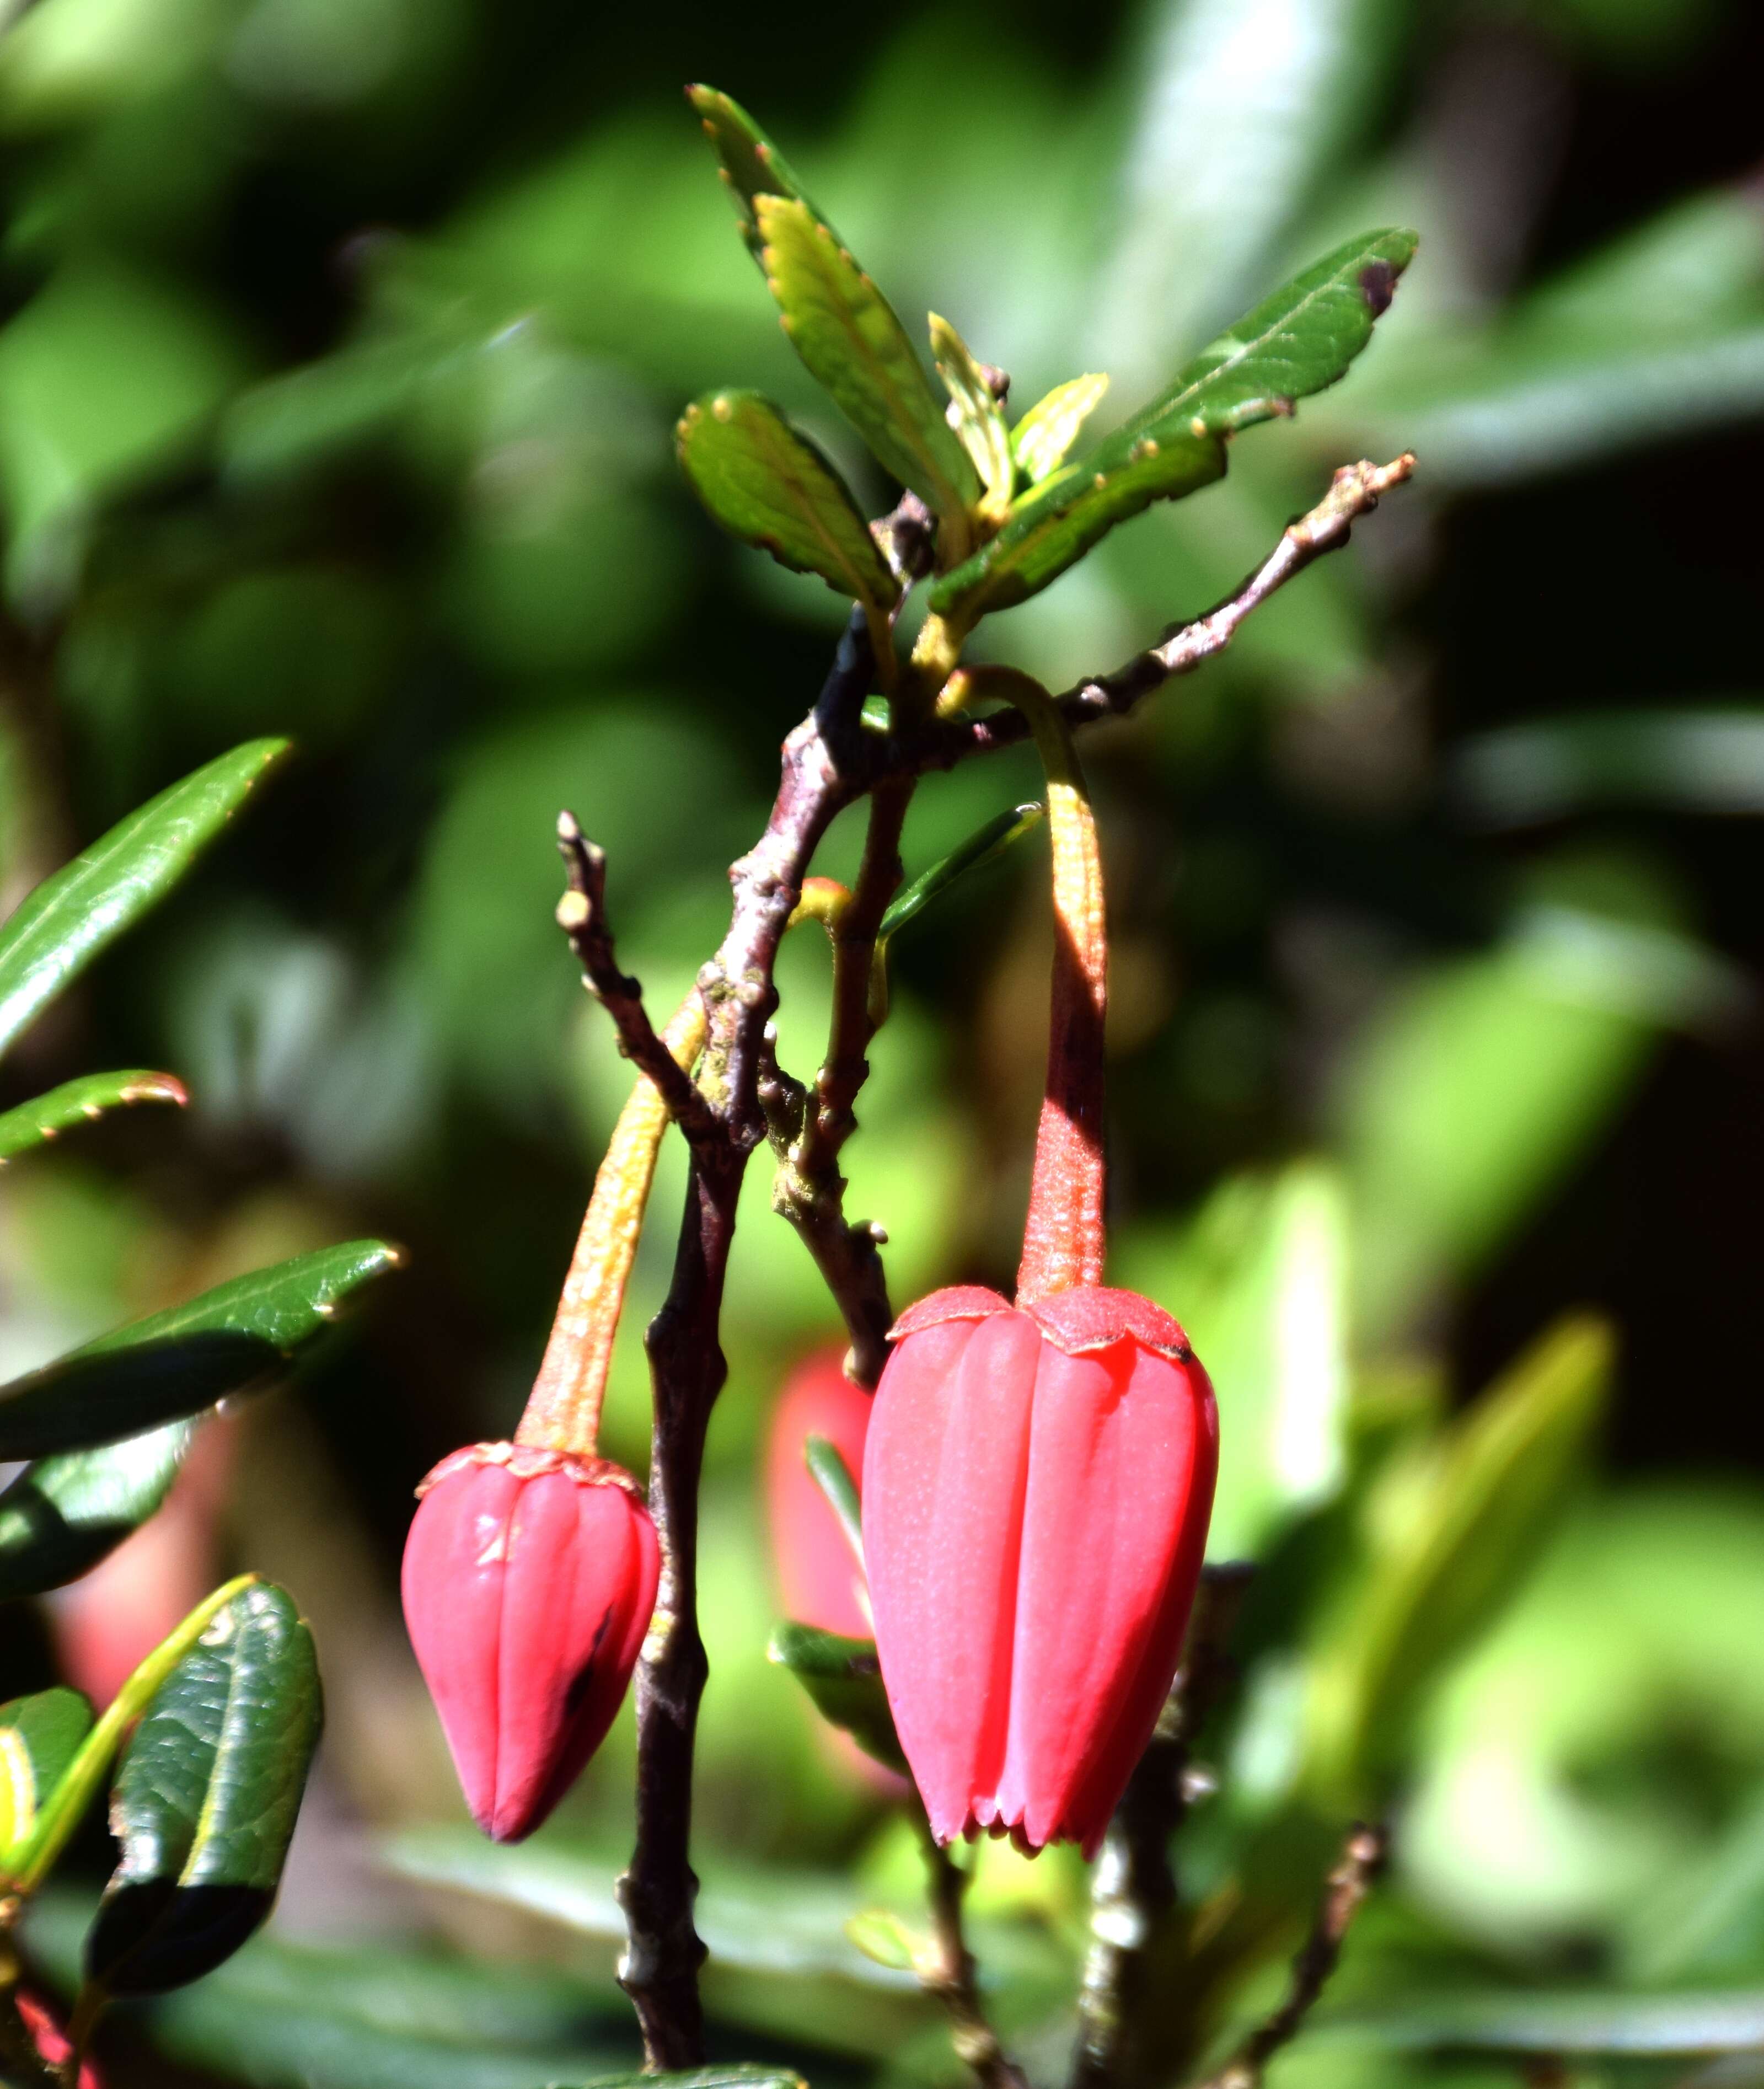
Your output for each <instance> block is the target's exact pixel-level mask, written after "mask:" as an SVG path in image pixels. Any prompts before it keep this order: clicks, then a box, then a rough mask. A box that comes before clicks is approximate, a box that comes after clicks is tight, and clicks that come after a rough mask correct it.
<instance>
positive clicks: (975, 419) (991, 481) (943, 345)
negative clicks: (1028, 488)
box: [931, 312, 1016, 521]
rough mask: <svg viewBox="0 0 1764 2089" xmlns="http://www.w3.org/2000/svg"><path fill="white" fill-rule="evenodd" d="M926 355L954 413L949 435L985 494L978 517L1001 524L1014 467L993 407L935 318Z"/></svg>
mask: <svg viewBox="0 0 1764 2089" xmlns="http://www.w3.org/2000/svg"><path fill="white" fill-rule="evenodd" d="M931 354H932V357H933V359H934V361H935V362H936V364H937V367H938V375H939V376H940V377H941V378H942V380H943V388H944V389H945V391H946V392H948V393H949V395H950V398H951V402H952V403H953V405H954V406H955V432H956V434H957V435H959V437H960V438H961V443H962V447H963V448H964V449H965V450H966V451H967V453H968V457H969V458H970V459H971V460H972V464H973V466H974V469H975V470H976V472H977V473H978V474H980V483H981V486H982V487H984V489H985V493H984V497H983V500H982V504H981V506H982V512H983V513H985V515H986V516H988V517H989V518H990V519H991V520H993V521H999V520H1002V517H1003V516H1004V514H1005V513H1006V510H1007V509H1008V508H1010V505H1011V489H1012V486H1013V484H1014V483H1015V477H1016V466H1015V460H1014V459H1013V457H1012V456H1011V434H1010V431H1009V430H1008V429H1007V428H1006V426H1005V417H1004V415H1003V414H1002V412H1001V411H1000V410H999V405H998V401H997V400H996V399H995V398H994V397H993V392H992V387H991V386H990V385H989V384H988V383H987V382H986V374H985V371H983V370H982V369H981V367H980V365H979V363H978V362H976V361H975V359H974V356H973V354H972V350H970V349H969V347H968V343H967V342H966V341H964V340H963V339H962V337H961V336H960V335H959V333H958V332H956V331H955V328H954V327H952V326H951V324H950V323H949V321H948V320H946V319H943V318H942V317H940V316H939V315H938V314H937V313H936V312H933V313H932V315H931Z"/></svg>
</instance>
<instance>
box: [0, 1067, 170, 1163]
mask: <svg viewBox="0 0 1764 2089" xmlns="http://www.w3.org/2000/svg"><path fill="white" fill-rule="evenodd" d="M189 1100H190V1098H189V1096H187V1094H186V1093H185V1092H184V1085H183V1083H182V1081H180V1080H178V1079H174V1076H173V1075H170V1074H150V1073H144V1072H141V1071H139V1070H136V1071H134V1072H131V1073H123V1074H87V1075H83V1076H82V1077H81V1078H80V1079H79V1080H77V1081H64V1082H62V1085H61V1086H60V1087H58V1088H51V1089H50V1090H49V1092H48V1093H47V1094H46V1095H41V1096H33V1097H32V1100H30V1101H29V1102H28V1103H20V1104H19V1106H18V1108H17V1109H9V1110H7V1111H6V1113H4V1114H3V1115H0V1160H11V1158H12V1156H13V1155H14V1154H15V1153H24V1152H27V1151H28V1149H29V1148H30V1147H33V1146H41V1145H42V1144H43V1143H44V1142H45V1140H46V1139H54V1138H55V1137H56V1136H57V1135H58V1134H60V1133H62V1132H64V1131H67V1130H71V1129H72V1128H73V1127H74V1126H75V1125H81V1124H89V1123H90V1122H92V1119H93V1118H94V1117H101V1116H102V1115H103V1113H105V1111H106V1110H107V1109H118V1108H119V1107H120V1106H121V1105H123V1104H125V1103H187V1102H188V1101H189Z"/></svg>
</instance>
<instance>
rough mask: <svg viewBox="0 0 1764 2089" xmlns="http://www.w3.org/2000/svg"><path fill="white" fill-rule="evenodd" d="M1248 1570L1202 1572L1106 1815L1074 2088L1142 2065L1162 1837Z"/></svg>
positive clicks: (1182, 1793) (1167, 1888) (1165, 1893)
mask: <svg viewBox="0 0 1764 2089" xmlns="http://www.w3.org/2000/svg"><path fill="white" fill-rule="evenodd" d="M1254 1571H1255V1570H1254V1569H1253V1568H1251V1567H1249V1566H1248V1565H1247V1564H1241V1563H1236V1562H1234V1563H1231V1564H1227V1565H1225V1566H1221V1567H1209V1568H1207V1569H1206V1570H1205V1571H1204V1573H1203V1574H1202V1576H1201V1581H1200V1594H1198V1595H1197V1597H1196V1598H1195V1611H1194V1616H1193V1617H1192V1619H1191V1620H1190V1623H1189V1627H1188V1639H1187V1645H1185V1647H1184V1648H1183V1650H1182V1666H1181V1667H1180V1668H1179V1669H1178V1670H1177V1671H1176V1679H1175V1680H1174V1682H1173V1683H1172V1684H1171V1685H1170V1696H1169V1697H1168V1698H1167V1699H1166V1700H1165V1705H1164V1709H1163V1711H1162V1713H1161V1714H1160V1715H1159V1718H1158V1722H1157V1729H1156V1731H1154V1732H1153V1734H1152V1739H1151V1741H1150V1743H1149V1744H1148V1747H1147V1748H1146V1751H1145V1753H1144V1755H1143V1756H1141V1757H1140V1761H1139V1763H1138V1765H1137V1766H1136V1768H1135V1770H1134V1773H1133V1775H1132V1777H1131V1778H1130V1779H1129V1781H1128V1783H1127V1790H1126V1791H1125V1792H1123V1793H1122V1797H1121V1803H1120V1804H1119V1805H1118V1806H1117V1807H1116V1808H1115V1810H1114V1818H1113V1819H1112V1820H1111V1821H1109V1832H1108V1834H1107V1836H1106V1837H1105V1839H1104V1842H1103V1846H1102V1854H1101V1857H1100V1859H1099V1860H1098V1861H1097V1870H1096V1875H1095V1877H1094V1879H1093V1880H1092V1885H1091V1894H1090V1933H1091V1941H1090V1949H1089V1950H1088V1953H1087V1954H1085V1958H1084V1987H1083V1988H1082V1990H1081V1991H1080V1992H1079V1998H1078V2016H1079V2039H1078V2047H1077V2050H1076V2052H1075V2053H1074V2055H1073V2059H1072V2077H1071V2078H1072V2085H1073V2089H1100V2085H1101V2084H1103V2083H1113V2084H1116V2085H1120V2084H1122V2083H1131V2082H1135V2081H1136V2080H1138V2079H1139V2078H1140V2074H1142V2072H1143V2068H1142V2065H1141V2062H1142V2059H1143V2056H1142V2055H1141V2053H1140V2050H1139V2048H1140V2042H1141V2041H1140V2018H1141V2016H1142V2014H1143V2013H1144V2010H1145V2008H1146V2006H1147V2005H1148V2002H1149V2001H1152V2000H1154V1999H1155V1997H1154V1996H1153V1994H1152V1988H1154V1987H1155V1985H1156V1982H1155V1979H1154V1977H1153V1976H1154V1972H1155V1968H1156V1966H1157V1960H1158V1956H1159V1950H1160V1947H1161V1945H1162V1944H1163V1943H1164V1942H1165V1939H1166V1937H1167V1935H1168V1932H1169V1930H1170V1924H1171V1921H1172V1918H1173V1917H1174V1914H1175V1910H1176V1903H1177V1881H1176V1873H1175V1869H1174V1865H1173V1864H1172V1862H1171V1858H1170V1843H1171V1841H1172V1838H1174V1835H1175V1833H1176V1830H1177V1829H1178V1827H1180V1826H1181V1825H1182V1816H1183V1815H1184V1814H1185V1813H1186V1812H1187V1810H1188V1807H1189V1804H1190V1801H1191V1799H1192V1798H1193V1797H1194V1795H1195V1789H1194V1784H1193V1782H1192V1774H1191V1756H1192V1753H1193V1750H1194V1745H1195V1740H1196V1739H1197V1738H1198V1736H1199V1735H1200V1731H1201V1729H1202V1728H1203V1727H1204V1726H1205V1724H1206V1722H1207V1720H1208V1718H1209V1717H1210V1716H1211V1714H1212V1709H1213V1707H1214V1705H1217V1702H1218V1701H1219V1698H1220V1697H1221V1694H1222V1692H1224V1690H1225V1688H1226V1687H1227V1685H1228V1684H1230V1681H1231V1679H1232V1677H1233V1675H1234V1673H1235V1669H1234V1664H1233V1662H1232V1660H1231V1658H1230V1653H1229V1652H1228V1650H1227V1649H1228V1647H1229V1645H1230V1637H1231V1634H1232V1632H1233V1629H1234V1627H1235V1625H1236V1624H1237V1620H1238V1615H1239V1613H1240V1611H1242V1609H1243V1598H1244V1596H1245V1594H1247V1590H1248V1588H1249V1584H1250V1579H1251V1575H1252V1573H1253V1572H1254Z"/></svg>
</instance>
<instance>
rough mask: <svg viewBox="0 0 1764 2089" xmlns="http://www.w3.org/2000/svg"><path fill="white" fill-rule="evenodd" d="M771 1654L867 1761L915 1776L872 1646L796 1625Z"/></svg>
mask: <svg viewBox="0 0 1764 2089" xmlns="http://www.w3.org/2000/svg"><path fill="white" fill-rule="evenodd" d="M766 1658H767V1659H768V1660H770V1661H773V1662H776V1663H777V1664H778V1666H779V1667H780V1668H788V1670H789V1671H790V1672H791V1674H792V1675H794V1676H795V1677H796V1680H797V1681H798V1682H799V1683H800V1684H801V1685H802V1687H803V1688H804V1689H805V1690H806V1691H807V1692H808V1693H809V1696H810V1697H812V1698H813V1700H814V1705H815V1709H816V1710H817V1711H818V1713H819V1714H821V1716H822V1718H823V1719H826V1721H828V1722H829V1723H830V1724H831V1725H833V1726H835V1727H840V1728H842V1729H843V1731H845V1732H846V1733H848V1734H849V1735H851V1737H852V1739H853V1740H854V1741H856V1744H857V1745H858V1746H859V1747H860V1748H861V1749H862V1750H863V1751H864V1752H865V1755H867V1756H870V1757H873V1758H874V1759H875V1761H878V1762H879V1763H882V1764H885V1765H886V1766H887V1768H888V1769H892V1770H898V1771H899V1772H900V1773H901V1774H902V1775H903V1776H906V1775H909V1774H911V1773H910V1772H909V1771H908V1769H907V1759H906V1757H904V1756H903V1754H902V1753H901V1752H900V1742H899V1737H898V1735H896V1734H895V1722H894V1715H893V1714H892V1713H891V1711H890V1710H889V1709H888V1694H887V1692H886V1691H885V1690H884V1689H883V1688H882V1664H881V1662H878V1659H877V1658H876V1647H875V1643H874V1641H871V1640H867V1639H843V1638H841V1637H840V1636H839V1634H838V1633H837V1632H822V1630H821V1629H820V1628H819V1627H818V1626H816V1625H805V1624H796V1623H794V1622H791V1623H787V1624H781V1625H779V1627H778V1628H776V1629H775V1631H774V1632H773V1633H772V1636H771V1639H770V1643H769V1644H768V1645H767V1647H766ZM860 1948H861V1947H860ZM871 1955H872V1956H873V1955H874V1954H871ZM882 1963H883V1964H886V1963H887V1961H886V1959H885V1960H883V1961H882Z"/></svg>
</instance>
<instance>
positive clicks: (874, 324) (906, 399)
mask: <svg viewBox="0 0 1764 2089" xmlns="http://www.w3.org/2000/svg"><path fill="white" fill-rule="evenodd" d="M753 209H754V215H755V217H756V218H757V220H758V225H759V228H760V231H761V234H762V237H763V238H764V242H765V244H764V248H763V251H762V264H763V266H764V268H765V270H766V281H767V283H768V284H769V285H770V288H771V293H772V295H773V296H774V297H775V298H776V299H777V300H778V306H779V311H781V312H782V313H783V323H784V332H786V333H787V334H788V336H789V337H790V341H791V345H792V346H793V347H794V348H795V350H796V353H797V354H799V355H800V357H801V358H802V359H803V361H804V362H805V363H806V364H807V365H808V367H809V371H810V373H811V374H812V375H813V376H814V377H815V379H816V380H818V382H819V383H820V384H822V386H823V387H824V388H825V389H826V392H827V393H828V396H829V397H830V398H831V399H832V401H833V402H834V404H835V405H836V406H837V407H838V408H839V410H840V412H841V413H842V414H844V415H845V417H846V418H847V419H848V421H850V423H852V427H854V428H856V431H857V432H858V433H859V435H861V436H862V437H863V438H864V440H865V443H866V444H869V448H870V450H871V452H872V453H873V455H874V457H875V458H876V461H877V462H878V464H880V465H882V469H883V470H885V471H887V472H890V473H891V474H893V476H894V477H895V478H898V479H899V481H900V482H901V483H902V484H903V485H904V486H909V487H912V490H913V491H914V492H915V493H916V494H918V495H920V496H921V499H923V500H925V501H926V502H927V503H928V504H929V506H930V507H931V508H932V509H933V510H934V513H936V514H937V515H938V517H939V518H940V520H941V521H942V525H943V534H944V536H945V538H946V542H947V544H948V545H949V546H950V547H952V551H959V549H961V548H963V547H965V545H966V543H967V541H968V527H967V514H968V508H969V506H970V505H971V504H972V502H973V501H974V500H976V499H977V498H978V496H979V493H980V479H979V477H978V475H977V474H976V472H975V470H974V467H973V465H972V464H971V463H970V462H969V461H968V453H967V451H966V450H964V448H962V446H961V444H960V443H959V442H958V441H957V440H956V438H955V431H954V430H953V429H952V428H951V427H950V425H949V423H948V422H947V421H946V420H945V418H943V410H942V406H941V405H939V403H938V397H937V394H936V393H935V392H934V391H933V390H932V389H931V384H930V380H929V378H928V377H927V376H926V375H925V367H924V365H923V364H922V363H921V362H920V360H919V358H918V357H917V356H916V354H914V352H913V348H912V342H911V341H908V338H907V336H906V332H905V330H904V329H903V327H902V326H901V324H900V322H899V320H898V319H896V318H895V314H894V311H893V308H892V307H891V306H890V305H889V303H888V301H887V299H886V298H884V297H883V296H882V293H881V291H879V290H878V289H877V287H876V285H874V284H873V282H871V281H870V280H869V277H867V276H866V275H865V273H864V272H863V271H862V269H861V268H859V267H858V265H857V264H856V262H855V261H854V260H852V257H851V255H849V254H848V252H847V251H845V249H844V248H843V247H841V246H840V244H839V241H838V239H837V238H835V236H834V234H833V232H832V230H831V229H830V227H829V226H827V225H825V224H823V223H822V222H821V221H820V220H818V218H817V217H815V216H814V214H813V212H812V211H811V210H810V209H809V208H808V206H807V205H806V204H803V203H800V202H799V201H797V200H796V199H794V198H788V197H783V196H775V195H761V196H758V197H757V198H756V199H755V201H754V205H753Z"/></svg>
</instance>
